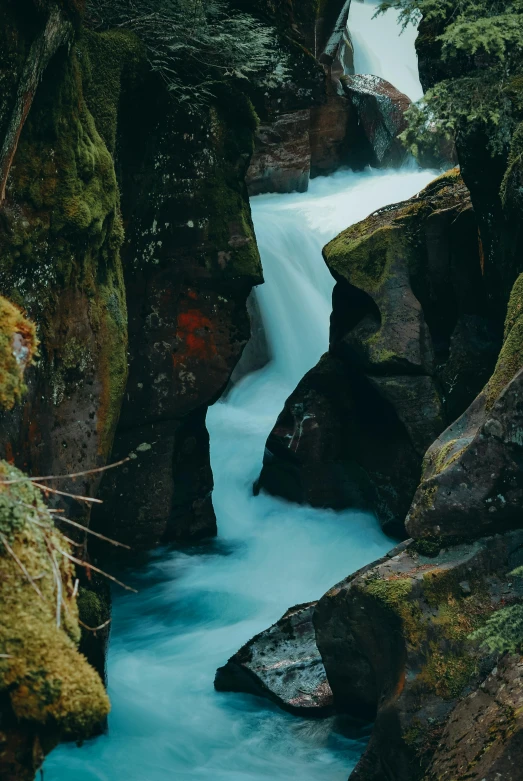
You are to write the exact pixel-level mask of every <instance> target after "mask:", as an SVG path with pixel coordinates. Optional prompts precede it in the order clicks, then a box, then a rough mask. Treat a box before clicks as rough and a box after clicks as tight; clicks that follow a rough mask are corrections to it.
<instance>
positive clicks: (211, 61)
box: [87, 0, 284, 106]
mask: <svg viewBox="0 0 523 781" xmlns="http://www.w3.org/2000/svg"><path fill="white" fill-rule="evenodd" d="M87 19H88V23H89V24H90V25H91V26H92V27H94V28H95V29H97V30H107V29H111V28H123V29H129V30H132V31H133V32H134V33H136V35H137V36H138V37H139V38H140V39H141V41H142V42H143V44H144V45H145V48H146V51H147V56H148V59H149V62H150V64H151V67H152V68H153V70H155V71H157V72H158V73H159V74H160V75H161V77H162V78H163V79H164V81H165V83H166V85H167V88H168V89H169V91H170V92H171V94H172V96H173V97H174V98H175V99H176V100H177V101H179V102H180V103H187V102H189V103H191V104H192V105H193V106H197V105H201V104H205V103H208V102H209V101H210V100H211V99H212V97H213V95H214V91H215V88H216V85H217V84H218V83H223V82H224V81H231V80H236V81H238V80H243V81H245V80H249V79H251V78H254V77H256V76H259V75H260V74H262V73H263V72H266V71H271V70H274V69H277V68H280V69H281V68H282V53H281V52H280V51H279V47H278V41H277V36H276V33H275V30H274V28H272V27H269V26H268V25H266V24H263V22H261V21H260V20H259V19H256V18H255V17H253V16H251V15H250V14H246V13H242V12H240V11H238V10H235V9H233V8H231V6H229V4H228V3H227V2H223V0H88V3H87ZM283 67H284V66H283Z"/></svg>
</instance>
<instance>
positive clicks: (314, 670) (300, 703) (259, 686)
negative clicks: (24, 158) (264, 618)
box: [214, 602, 333, 717]
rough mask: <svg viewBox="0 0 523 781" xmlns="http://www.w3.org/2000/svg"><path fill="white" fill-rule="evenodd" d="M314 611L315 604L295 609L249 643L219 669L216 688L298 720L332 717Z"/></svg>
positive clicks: (328, 687)
mask: <svg viewBox="0 0 523 781" xmlns="http://www.w3.org/2000/svg"><path fill="white" fill-rule="evenodd" d="M315 607H316V602H311V603H309V604H306V605H296V607H292V608H290V609H289V610H288V611H287V612H286V613H285V615H284V616H283V617H282V618H280V620H279V621H278V622H277V623H276V624H274V625H273V626H271V627H270V628H269V629H266V630H265V631H264V632H261V633H260V634H259V635H256V637H253V638H252V640H249V642H248V643H246V644H245V645H244V646H243V648H241V649H240V650H239V651H238V652H237V653H235V654H234V656H232V657H231V658H230V659H229V661H228V662H227V664H226V665H224V666H223V667H220V668H219V669H218V671H217V673H216V678H215V681H214V685H215V687H216V689H217V690H218V691H235V692H246V693H248V694H255V695H257V696H259V697H267V698H268V699H270V700H273V701H274V702H276V703H277V704H278V705H279V706H280V707H281V708H283V709H284V710H287V711H289V712H291V713H294V714H295V715H297V716H302V717H303V716H309V717H322V716H327V715H329V714H330V713H332V710H333V698H332V692H331V689H330V686H329V684H328V682H327V677H326V675H325V668H324V666H323V662H322V660H321V656H320V654H319V652H318V648H317V646H316V637H315V634H314V627H313V625H312V615H313V612H314V608H315Z"/></svg>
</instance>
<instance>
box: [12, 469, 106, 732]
mask: <svg viewBox="0 0 523 781" xmlns="http://www.w3.org/2000/svg"><path fill="white" fill-rule="evenodd" d="M21 478H24V475H23V474H22V473H21V472H19V471H18V470H16V469H14V468H13V467H10V466H8V465H7V464H6V463H5V462H1V463H0V529H1V530H2V533H3V534H5V536H6V537H9V546H10V548H11V550H12V551H13V553H14V554H15V556H16V557H17V558H18V560H19V561H20V562H21V564H22V565H23V566H24V567H25V569H26V570H27V572H28V573H29V575H30V576H31V577H32V578H33V579H34V583H36V584H37V587H38V589H39V591H40V594H41V598H39V597H38V596H37V595H36V594H35V592H34V590H33V588H32V586H31V583H30V582H29V581H28V580H27V578H26V577H24V575H23V574H22V572H21V571H20V568H19V566H18V564H17V563H16V561H15V559H14V557H13V556H12V555H11V554H10V553H9V551H8V550H7V548H6V547H5V546H1V547H0V562H1V570H2V577H1V578H0V602H1V604H2V611H1V614H0V654H4V656H2V657H1V658H0V691H1V692H2V693H4V694H6V695H8V696H9V699H10V702H11V706H12V709H13V712H14V715H15V716H16V718H17V719H22V720H25V721H28V722H31V723H33V724H37V725H45V726H46V727H48V728H50V729H53V730H57V731H58V732H59V733H61V732H65V733H66V734H71V735H74V736H75V737H80V738H81V737H88V736H89V734H90V732H91V730H92V729H93V727H94V726H95V725H96V724H98V723H99V722H100V721H102V720H103V719H104V718H105V716H106V715H107V712H108V710H109V703H108V699H107V695H106V693H105V691H104V688H103V685H102V682H101V680H100V678H99V676H98V675H97V673H96V672H95V671H94V670H93V669H92V668H91V667H90V666H89V664H88V663H87V661H86V660H85V658H84V657H83V656H81V655H80V654H79V653H78V651H77V644H78V641H79V638H80V632H79V626H78V611H77V606H76V599H75V596H74V588H73V585H74V570H73V567H72V564H71V563H70V561H69V560H68V559H67V558H66V557H65V556H62V555H61V554H60V553H59V551H60V550H63V551H66V552H67V551H68V543H67V541H66V540H65V539H64V538H63V537H62V535H61V534H60V533H59V532H58V531H57V530H56V529H55V528H54V524H53V520H52V516H51V515H50V514H49V513H48V512H47V511H46V509H45V506H44V504H43V502H42V500H41V497H40V494H39V491H38V490H37V489H35V488H34V487H33V486H32V484H31V483H30V482H28V481H25V482H19V483H15V484H12V485H6V484H5V480H13V479H21ZM49 547H51V548H53V549H54V551H55V553H54V555H55V557H56V561H57V566H58V571H59V576H60V579H61V588H62V599H63V602H62V606H61V609H60V618H61V625H60V627H58V626H57V623H56V585H55V577H54V570H53V561H52V559H51V556H50V553H49Z"/></svg>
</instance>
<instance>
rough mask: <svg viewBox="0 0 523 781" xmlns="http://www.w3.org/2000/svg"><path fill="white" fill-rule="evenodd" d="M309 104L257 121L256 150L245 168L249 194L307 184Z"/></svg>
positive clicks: (300, 189)
mask: <svg viewBox="0 0 523 781" xmlns="http://www.w3.org/2000/svg"><path fill="white" fill-rule="evenodd" d="M310 121H311V112H310V108H306V109H301V110H298V111H294V112H289V113H287V114H280V115H278V116H276V117H275V119H274V120H273V122H272V123H270V124H262V125H260V127H259V129H258V131H257V133H256V147H257V149H256V153H255V155H254V156H253V158H252V160H251V164H250V166H249V170H248V171H247V184H248V188H249V195H259V194H260V193H266V192H276V193H290V192H293V191H294V190H296V191H297V192H300V193H302V192H305V191H306V190H307V188H308V186H309V176H310V168H311V145H310V138H309V127H310Z"/></svg>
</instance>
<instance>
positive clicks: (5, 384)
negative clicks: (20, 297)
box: [0, 296, 38, 409]
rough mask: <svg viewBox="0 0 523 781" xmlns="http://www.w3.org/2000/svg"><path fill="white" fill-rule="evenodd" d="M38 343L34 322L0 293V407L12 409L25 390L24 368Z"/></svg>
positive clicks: (28, 363) (33, 354)
mask: <svg viewBox="0 0 523 781" xmlns="http://www.w3.org/2000/svg"><path fill="white" fill-rule="evenodd" d="M37 347H38V339H37V338H36V329H35V326H34V324H33V323H32V322H31V321H30V320H28V319H27V318H26V317H24V315H23V314H22V312H21V311H20V310H19V309H18V307H16V306H14V305H13V304H11V303H10V302H9V301H8V300H7V299H6V298H3V297H2V296H0V407H3V408H4V409H12V407H13V406H14V404H15V403H16V402H19V401H20V400H21V398H22V396H23V394H24V393H25V391H26V386H25V382H24V373H25V369H26V367H27V366H29V365H30V363H31V362H32V360H33V358H34V356H35V354H36V351H37Z"/></svg>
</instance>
